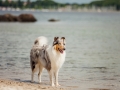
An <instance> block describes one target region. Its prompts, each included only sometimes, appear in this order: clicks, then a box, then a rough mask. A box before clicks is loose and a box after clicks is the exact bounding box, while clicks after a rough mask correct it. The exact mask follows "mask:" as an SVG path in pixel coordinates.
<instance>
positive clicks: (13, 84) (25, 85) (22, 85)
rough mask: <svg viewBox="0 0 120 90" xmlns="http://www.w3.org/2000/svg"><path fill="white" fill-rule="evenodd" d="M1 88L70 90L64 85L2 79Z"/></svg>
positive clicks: (9, 89) (12, 89) (5, 89)
mask: <svg viewBox="0 0 120 90" xmlns="http://www.w3.org/2000/svg"><path fill="white" fill-rule="evenodd" d="M0 90H70V88H69V89H67V88H63V87H51V86H50V85H41V84H36V83H31V82H20V81H13V80H6V79H0Z"/></svg>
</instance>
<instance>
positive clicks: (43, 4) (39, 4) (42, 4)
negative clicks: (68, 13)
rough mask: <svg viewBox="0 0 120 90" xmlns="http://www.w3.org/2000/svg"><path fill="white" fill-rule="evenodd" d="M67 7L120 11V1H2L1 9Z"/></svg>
mask: <svg viewBox="0 0 120 90" xmlns="http://www.w3.org/2000/svg"><path fill="white" fill-rule="evenodd" d="M65 6H71V7H72V9H77V8H83V7H92V6H95V7H110V6H112V7H115V8H116V10H120V0H99V1H93V2H91V3H89V4H77V3H73V4H70V3H66V4H62V3H58V2H55V1H53V0H36V1H34V2H31V1H30V0H26V2H23V1H22V0H16V1H12V0H11V1H10V0H4V1H3V0H0V7H12V8H21V9H24V8H34V9H43V8H44V9H50V8H54V9H57V8H60V7H65Z"/></svg>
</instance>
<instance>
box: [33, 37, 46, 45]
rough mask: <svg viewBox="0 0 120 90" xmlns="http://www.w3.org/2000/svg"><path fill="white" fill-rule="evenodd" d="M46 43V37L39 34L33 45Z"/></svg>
mask: <svg viewBox="0 0 120 90" xmlns="http://www.w3.org/2000/svg"><path fill="white" fill-rule="evenodd" d="M47 43H48V40H47V38H46V37H44V36H40V37H38V38H37V39H36V40H35V42H34V45H39V46H46V45H47Z"/></svg>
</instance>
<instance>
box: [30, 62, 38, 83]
mask: <svg viewBox="0 0 120 90" xmlns="http://www.w3.org/2000/svg"><path fill="white" fill-rule="evenodd" d="M37 69H38V64H36V65H34V66H33V67H32V73H31V82H34V73H35V72H36V71H37Z"/></svg>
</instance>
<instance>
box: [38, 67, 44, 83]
mask: <svg viewBox="0 0 120 90" xmlns="http://www.w3.org/2000/svg"><path fill="white" fill-rule="evenodd" d="M42 71H43V66H42V65H39V73H38V80H39V83H41V75H42Z"/></svg>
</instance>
